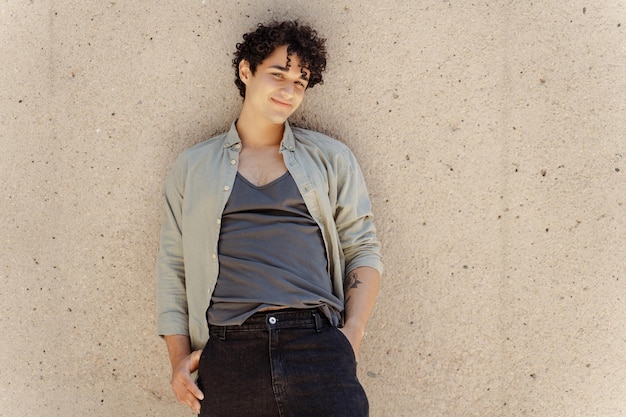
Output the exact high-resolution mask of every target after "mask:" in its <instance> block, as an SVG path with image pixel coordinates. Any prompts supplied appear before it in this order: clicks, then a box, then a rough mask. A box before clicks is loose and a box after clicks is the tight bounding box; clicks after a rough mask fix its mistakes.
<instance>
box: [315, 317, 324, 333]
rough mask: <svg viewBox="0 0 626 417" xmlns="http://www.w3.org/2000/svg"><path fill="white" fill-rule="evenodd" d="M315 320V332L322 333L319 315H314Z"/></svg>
mask: <svg viewBox="0 0 626 417" xmlns="http://www.w3.org/2000/svg"><path fill="white" fill-rule="evenodd" d="M313 320H315V331H316V332H317V333H319V332H321V331H322V321H321V320H320V315H319V313H313Z"/></svg>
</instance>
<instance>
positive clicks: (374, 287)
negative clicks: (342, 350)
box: [343, 266, 380, 355]
mask: <svg viewBox="0 0 626 417" xmlns="http://www.w3.org/2000/svg"><path fill="white" fill-rule="evenodd" d="M379 284H380V274H379V273H378V271H377V270H375V269H374V268H370V267H365V266H364V267H360V268H356V269H354V270H352V271H350V273H348V276H347V277H346V279H345V285H344V297H345V302H344V306H345V312H344V316H345V322H344V327H343V329H344V333H345V334H346V336H347V337H348V339H350V342H351V343H352V346H353V348H354V350H355V354H357V355H358V351H359V346H360V343H361V339H362V338H363V336H364V335H365V327H366V326H367V322H368V320H369V318H370V316H371V315H372V311H373V310H374V304H375V303H376V297H377V295H378V287H379Z"/></svg>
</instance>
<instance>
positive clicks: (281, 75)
mask: <svg viewBox="0 0 626 417" xmlns="http://www.w3.org/2000/svg"><path fill="white" fill-rule="evenodd" d="M272 75H273V76H274V77H276V78H283V74H281V73H279V72H275V73H273V74H272Z"/></svg>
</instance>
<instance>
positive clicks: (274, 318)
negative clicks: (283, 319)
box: [267, 317, 278, 324]
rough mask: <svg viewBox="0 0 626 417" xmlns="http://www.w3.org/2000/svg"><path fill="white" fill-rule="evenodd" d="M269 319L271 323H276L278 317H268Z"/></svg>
mask: <svg viewBox="0 0 626 417" xmlns="http://www.w3.org/2000/svg"><path fill="white" fill-rule="evenodd" d="M267 321H269V322H270V324H276V322H277V321H278V320H276V317H270V318H269V319H267Z"/></svg>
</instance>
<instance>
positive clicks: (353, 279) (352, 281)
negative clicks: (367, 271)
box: [344, 272, 363, 292]
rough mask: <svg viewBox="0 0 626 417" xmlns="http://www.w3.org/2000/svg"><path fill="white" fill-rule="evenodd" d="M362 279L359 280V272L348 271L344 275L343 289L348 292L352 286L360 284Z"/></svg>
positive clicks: (355, 286)
mask: <svg viewBox="0 0 626 417" xmlns="http://www.w3.org/2000/svg"><path fill="white" fill-rule="evenodd" d="M362 283H363V282H362V281H359V274H357V273H356V272H350V273H349V274H348V276H347V277H346V282H345V284H344V285H345V291H346V292H348V291H349V290H350V289H352V288H357V287H358V286H359V284H362Z"/></svg>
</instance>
